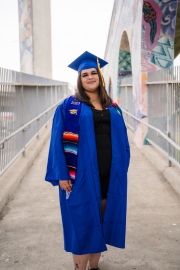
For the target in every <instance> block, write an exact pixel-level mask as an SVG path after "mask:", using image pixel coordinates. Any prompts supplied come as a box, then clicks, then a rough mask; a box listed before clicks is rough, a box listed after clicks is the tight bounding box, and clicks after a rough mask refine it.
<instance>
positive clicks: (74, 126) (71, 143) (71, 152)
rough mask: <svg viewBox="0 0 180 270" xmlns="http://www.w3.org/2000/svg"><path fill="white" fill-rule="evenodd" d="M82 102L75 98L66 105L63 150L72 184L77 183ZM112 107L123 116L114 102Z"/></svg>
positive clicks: (70, 99)
mask: <svg viewBox="0 0 180 270" xmlns="http://www.w3.org/2000/svg"><path fill="white" fill-rule="evenodd" d="M81 103H82V102H81V101H80V100H77V99H75V97H74V96H71V97H69V99H68V102H67V105H66V115H65V122H64V132H63V148H64V153H65V157H66V162H67V167H68V171H69V175H70V178H71V181H72V184H74V182H75V178H76V170H77V157H78V142H79V117H80V113H81ZM112 106H113V107H114V109H115V110H116V111H117V113H118V114H119V115H121V110H120V108H119V106H118V105H117V104H116V103H115V102H112Z"/></svg>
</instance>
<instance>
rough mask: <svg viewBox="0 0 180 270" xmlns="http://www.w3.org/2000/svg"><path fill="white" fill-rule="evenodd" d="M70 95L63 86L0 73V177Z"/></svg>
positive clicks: (8, 73)
mask: <svg viewBox="0 0 180 270" xmlns="http://www.w3.org/2000/svg"><path fill="white" fill-rule="evenodd" d="M70 92H71V91H70V90H69V88H68V84H67V83H65V82H60V81H55V80H50V79H46V78H42V77H38V76H32V75H29V74H24V73H20V72H16V71H12V70H6V69H2V68H1V69H0V175H2V174H3V172H4V171H5V170H6V169H7V168H8V167H9V166H10V165H11V164H12V163H13V162H14V160H15V159H16V158H17V157H18V156H19V155H21V154H23V155H25V149H26V148H27V146H28V145H29V144H30V142H31V141H32V140H33V139H34V138H38V137H39V133H40V131H41V130H42V129H43V128H44V127H47V122H48V121H49V120H50V119H51V118H52V116H53V114H54V110H55V108H56V106H57V105H58V104H59V103H60V102H61V101H62V100H63V99H64V98H65V97H66V96H68V95H69V94H70Z"/></svg>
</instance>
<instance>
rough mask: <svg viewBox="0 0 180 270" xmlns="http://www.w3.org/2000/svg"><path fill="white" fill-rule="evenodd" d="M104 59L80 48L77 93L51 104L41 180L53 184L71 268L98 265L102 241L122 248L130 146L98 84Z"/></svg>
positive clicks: (116, 111) (103, 248) (119, 115)
mask: <svg viewBox="0 0 180 270" xmlns="http://www.w3.org/2000/svg"><path fill="white" fill-rule="evenodd" d="M106 64H107V62H106V61H104V60H102V59H100V58H99V59H98V58H97V57H96V56H95V55H93V54H91V53H89V52H85V53H83V54H82V55H81V56H79V57H78V58H77V59H76V60H75V61H74V62H72V63H71V64H70V65H69V67H70V68H73V69H75V70H77V71H78V81H77V93H76V95H75V97H70V98H68V99H65V101H64V102H63V103H62V104H61V105H59V106H58V108H57V109H56V112H55V115H54V119H53V127H52V135H51V143H50V149H49V157H48V164H47V173H46V177H45V179H46V180H47V181H49V182H51V183H52V184H53V185H59V187H60V188H59V191H60V192H59V193H60V207H61V215H62V222H63V233H64V247H65V250H66V251H67V252H72V254H73V261H74V265H75V269H78V270H85V269H86V265H87V263H88V261H89V269H91V270H92V269H94V270H95V269H96V270H98V269H99V268H98V262H99V259H100V256H101V252H103V251H106V250H107V247H106V244H109V245H112V246H115V247H118V248H124V247H125V230H126V198H127V170H128V166H129V159H130V151H129V143H128V138H127V133H126V127H125V124H124V120H123V117H122V112H121V110H120V109H119V107H118V106H117V105H116V104H115V103H113V102H112V100H111V98H110V97H109V96H108V95H107V92H106V90H105V87H104V80H103V77H102V74H101V70H100V65H101V67H103V66H105V65H106Z"/></svg>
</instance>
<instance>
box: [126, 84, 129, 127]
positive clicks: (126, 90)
mask: <svg viewBox="0 0 180 270" xmlns="http://www.w3.org/2000/svg"><path fill="white" fill-rule="evenodd" d="M127 91H128V90H127V86H125V95H126V111H127V112H129V110H128V93H127ZM127 123H128V124H129V115H128V114H127Z"/></svg>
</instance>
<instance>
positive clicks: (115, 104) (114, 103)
mask: <svg viewBox="0 0 180 270" xmlns="http://www.w3.org/2000/svg"><path fill="white" fill-rule="evenodd" d="M112 106H113V107H114V109H115V110H116V111H117V112H118V113H119V114H120V115H121V110H120V108H119V106H118V105H117V103H116V102H114V101H113V102H112Z"/></svg>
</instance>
